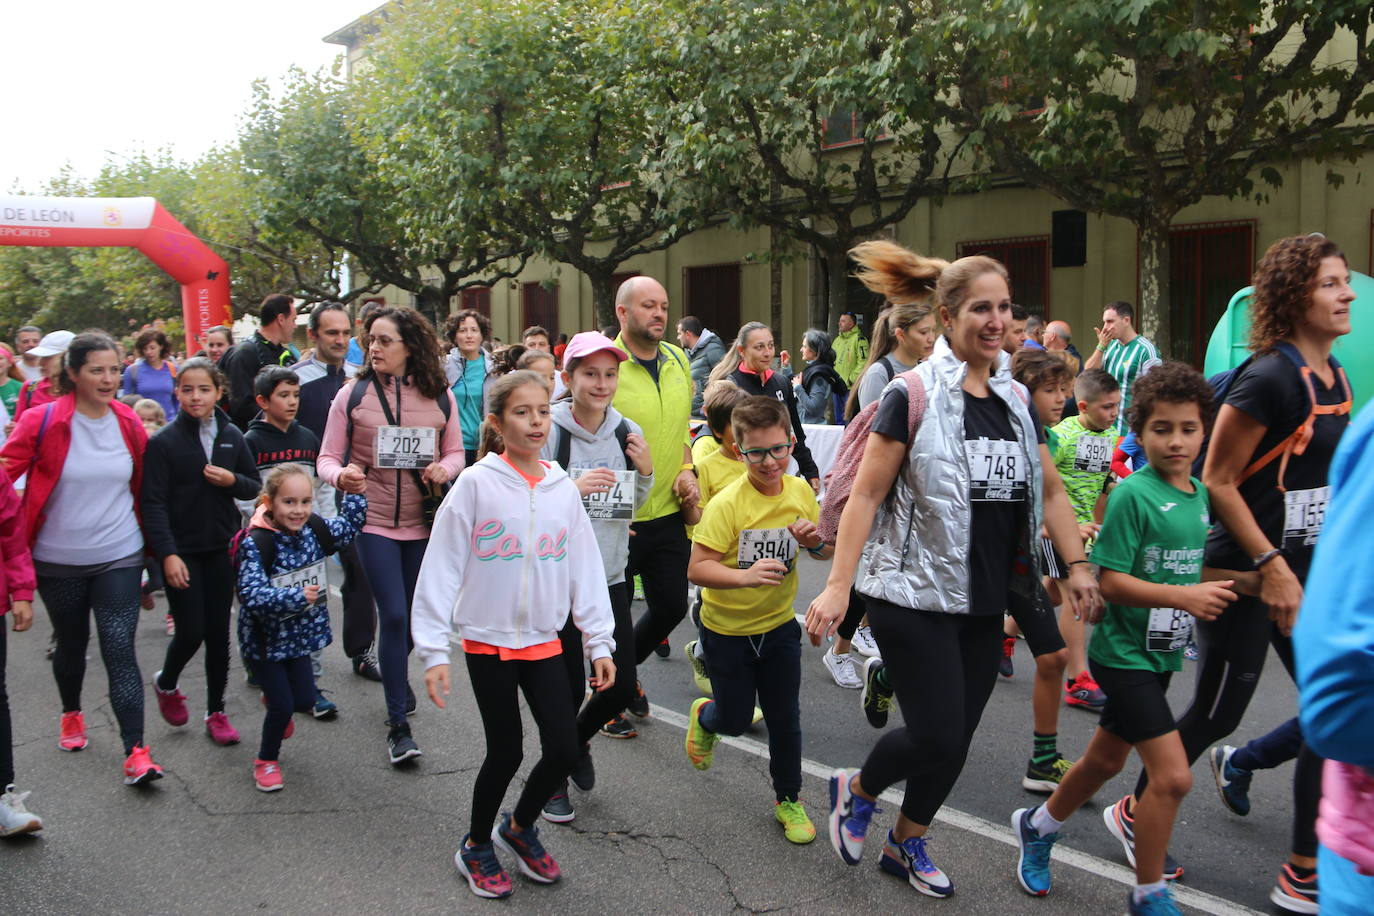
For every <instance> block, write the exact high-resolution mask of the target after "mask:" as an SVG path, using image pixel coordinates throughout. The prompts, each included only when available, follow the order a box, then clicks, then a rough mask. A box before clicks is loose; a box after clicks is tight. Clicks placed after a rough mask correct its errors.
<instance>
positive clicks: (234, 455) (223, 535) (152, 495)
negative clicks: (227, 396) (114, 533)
mask: <svg viewBox="0 0 1374 916" xmlns="http://www.w3.org/2000/svg"><path fill="white" fill-rule="evenodd" d="M215 422H216V424H217V427H218V428H217V429H216V432H215V443H214V449H213V455H214V464H215V465H216V466H217V467H222V468H226V469H228V470H230V471H233V472H234V485H233V486H232V487H217V486H215V485H214V484H212V483H210V481H208V480H206V479H205V465H206V461H205V449H204V448H202V447H201V444H200V421H199V420H197V419H195V418H194V417H192V416H191V415H190V414H188V413H186V412H185V411H182V412H181V413H179V414H177V416H176V419H175V420H173V421H172V422H171V423H168V424H167V425H166V426H164V427H162V429H160V430H158V431H157V433H156V435H154V436H153V438H151V439H149V440H148V451H147V452H146V453H145V454H144V457H143V491H142V495H141V498H140V505H141V506H142V510H143V536H144V539H145V540H147V542H148V546H149V548H151V549H152V551H153V554H154V555H156V556H157V558H158V560H165V559H166V558H167V557H170V556H171V555H172V554H183V553H210V552H211V551H215V550H228V549H229V540H230V538H232V537H233V536H234V532H236V531H238V530H239V527H240V525H241V524H242V518H241V516H240V515H239V510H238V507H237V506H235V505H234V500H235V499H253V498H254V497H256V496H257V495H258V491H259V490H261V488H262V481H261V479H260V478H259V477H258V469H257V466H256V465H254V464H253V454H252V452H250V451H249V450H248V446H247V445H246V444H245V443H244V441H243V433H241V432H239V431H238V430H237V429H236V428H235V427H234V425H233V424H232V423H230V422H229V417H227V416H226V415H225V413H224V411H222V410H216V411H215Z"/></svg>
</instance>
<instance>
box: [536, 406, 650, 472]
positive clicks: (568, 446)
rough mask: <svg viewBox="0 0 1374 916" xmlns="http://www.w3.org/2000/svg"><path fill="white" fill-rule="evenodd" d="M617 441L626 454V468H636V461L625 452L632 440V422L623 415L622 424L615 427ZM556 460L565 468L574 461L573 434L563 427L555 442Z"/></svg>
mask: <svg viewBox="0 0 1374 916" xmlns="http://www.w3.org/2000/svg"><path fill="white" fill-rule="evenodd" d="M615 441H617V442H619V443H620V451H621V453H622V454H624V455H625V470H627V471H632V470H634V466H635V463H634V462H633V461H631V460H630V456H629V454H628V453H626V452H625V447H626V446H627V445H628V444H629V441H630V424H629V422H628V421H627V420H625V419H624V418H623V417H622V418H621V420H620V425H619V426H617V427H616V428H615ZM553 451H554V460H555V461H557V462H558V466H559V467H561V468H562V469H563V470H565V471H566V470H567V469H568V462H570V461H572V436H570V435H568V431H567V430H566V429H564V428H563V427H561V426H560V427H558V442H557V443H555V444H554V447H553Z"/></svg>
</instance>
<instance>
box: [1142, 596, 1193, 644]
mask: <svg viewBox="0 0 1374 916" xmlns="http://www.w3.org/2000/svg"><path fill="white" fill-rule="evenodd" d="M1192 635H1193V615H1192V614H1189V613H1188V612H1187V611H1180V610H1178V609H1177V608H1171V607H1156V608H1150V622H1149V624H1148V625H1147V627H1146V629H1145V648H1146V649H1148V650H1149V651H1151V652H1173V651H1175V650H1177V649H1182V648H1184V647H1186V646H1187V645H1188V638H1189V637H1190V636H1192Z"/></svg>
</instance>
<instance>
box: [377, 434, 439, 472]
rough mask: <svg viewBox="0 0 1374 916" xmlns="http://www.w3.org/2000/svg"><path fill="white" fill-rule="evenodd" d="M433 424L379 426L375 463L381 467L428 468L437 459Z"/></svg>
mask: <svg viewBox="0 0 1374 916" xmlns="http://www.w3.org/2000/svg"><path fill="white" fill-rule="evenodd" d="M436 438H437V437H436V435H435V429H434V427H432V426H379V427H377V452H376V458H375V459H374V462H373V463H374V465H375V466H376V467H379V468H426V467H429V465H430V463H432V462H433V461H434V460H435V455H436V452H435V450H434V446H435V442H436Z"/></svg>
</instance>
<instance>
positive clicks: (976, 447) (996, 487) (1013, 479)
mask: <svg viewBox="0 0 1374 916" xmlns="http://www.w3.org/2000/svg"><path fill="white" fill-rule="evenodd" d="M966 445H967V447H968V464H969V499H971V500H972V501H973V502H1018V501H1021V500H1024V499H1025V498H1026V458H1025V455H1024V454H1023V453H1022V451H1021V444H1020V443H1019V442H1016V441H1014V440H1011V439H970V440H968V442H967V443H966Z"/></svg>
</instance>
